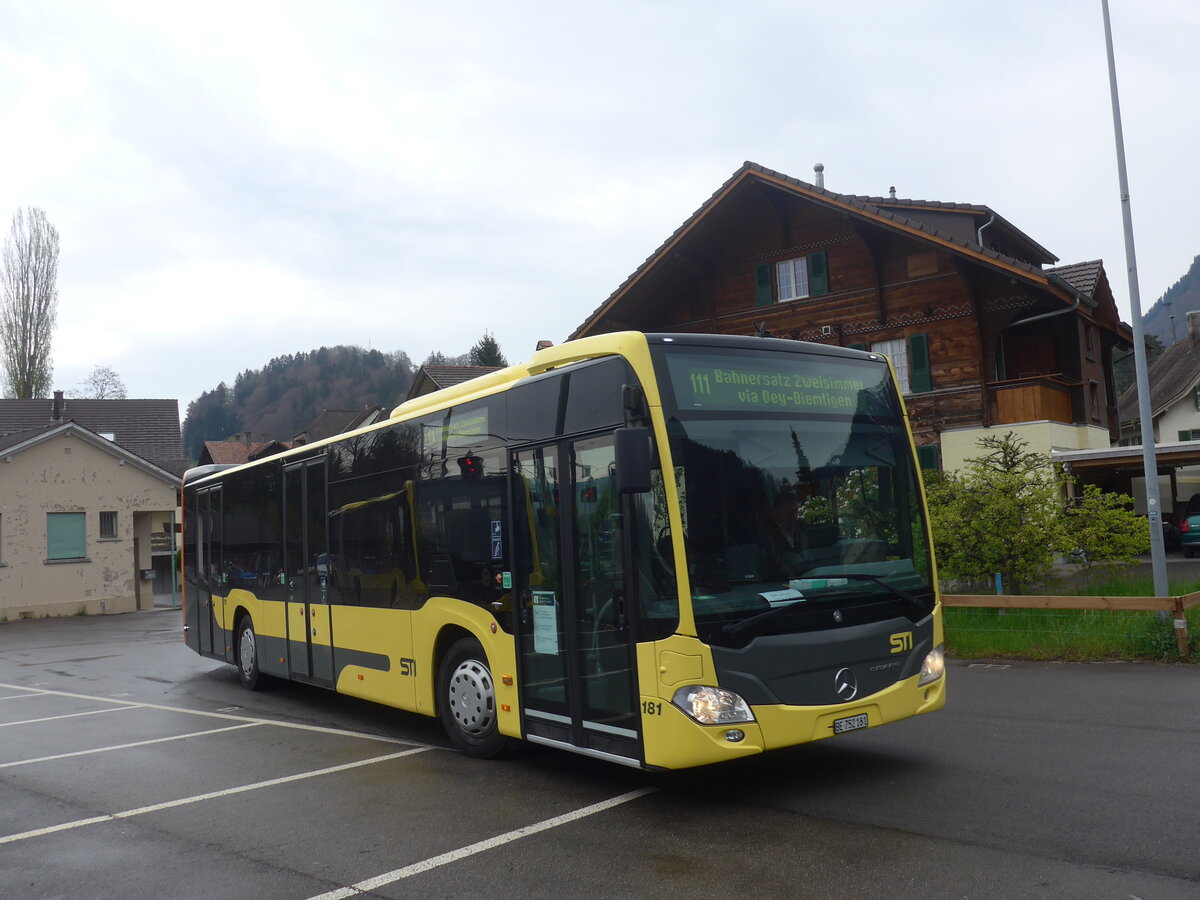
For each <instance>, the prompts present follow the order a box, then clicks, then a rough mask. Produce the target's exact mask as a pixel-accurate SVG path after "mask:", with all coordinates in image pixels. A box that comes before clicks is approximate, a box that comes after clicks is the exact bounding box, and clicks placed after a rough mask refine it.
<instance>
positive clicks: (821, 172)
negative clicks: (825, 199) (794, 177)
mask: <svg viewBox="0 0 1200 900" xmlns="http://www.w3.org/2000/svg"><path fill="white" fill-rule="evenodd" d="M813 171H814V172H816V173H817V187H819V188H824V187H825V164H824V163H817V164H816V165H815V166H813Z"/></svg>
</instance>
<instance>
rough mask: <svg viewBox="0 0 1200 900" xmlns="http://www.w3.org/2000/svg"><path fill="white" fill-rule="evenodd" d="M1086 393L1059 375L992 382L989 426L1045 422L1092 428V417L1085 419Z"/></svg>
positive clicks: (989, 394) (989, 400) (989, 389)
mask: <svg viewBox="0 0 1200 900" xmlns="http://www.w3.org/2000/svg"><path fill="white" fill-rule="evenodd" d="M1085 390H1086V386H1085V385H1084V384H1083V382H1081V381H1073V380H1070V379H1067V378H1064V377H1063V376H1062V375H1036V376H1033V377H1029V378H1012V379H1009V380H1007V381H996V382H993V383H992V384H990V385H988V404H989V406H990V407H991V408H990V412H991V420H992V424H993V425H1011V424H1015V423H1017V422H1041V421H1047V420H1048V421H1051V422H1063V423H1065V424H1067V425H1085V424H1091V421H1090V419H1091V417H1090V416H1087V417H1085V413H1086V410H1087V408H1088V406H1087V397H1086V396H1085V393H1084V392H1085ZM1096 424H1099V423H1096Z"/></svg>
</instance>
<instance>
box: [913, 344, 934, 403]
mask: <svg viewBox="0 0 1200 900" xmlns="http://www.w3.org/2000/svg"><path fill="white" fill-rule="evenodd" d="M908 382H909V387H910V388H911V389H912V392H913V393H914V394H924V393H926V392H928V391H931V390H933V373H932V372H931V371H930V369H929V336H928V335H924V334H913V335H910V336H909V338H908Z"/></svg>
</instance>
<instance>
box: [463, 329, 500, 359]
mask: <svg viewBox="0 0 1200 900" xmlns="http://www.w3.org/2000/svg"><path fill="white" fill-rule="evenodd" d="M468 355H469V357H470V363H469V365H472V366H507V365H508V360H507V359H505V358H504V354H503V353H501V352H500V345H499V344H498V343H496V339H495V338H494V337H493V336H492V333H491V332H490V331H485V332H484V333H483V337H481V338H480V339H479V340H478V341H477V342H476V343H475V346H474V347H472V348H471V350H470V353H469V354H468Z"/></svg>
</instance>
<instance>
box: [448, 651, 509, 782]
mask: <svg viewBox="0 0 1200 900" xmlns="http://www.w3.org/2000/svg"><path fill="white" fill-rule="evenodd" d="M438 715H439V717H440V718H441V720H442V727H443V728H444V729H446V734H447V735H448V736H449V737H450V741H451V743H453V744H454V746H455V747H457V748H458V749H459V750H461V751H462V752H463V753H466V754H467V755H468V756H474V757H478V758H481V759H489V758H491V757H494V756H499V755H500V754H501V753H503V752H504V750H505V747H506V746H507V744H508V740H507V738H505V737H504V735H502V734H501V733H500V726H499V722H498V720H497V718H496V685H495V682H494V681H493V680H492V672H491V669H489V668H488V662H487V654H485V653H484V652H483V648H482V647H481V646H479V642H478V641H477V640H475V639H474V638H469V637H468V638H462V639H461V640H458V641H455V643H454V644H453V645H452V646H451V647H450V649H449V650H448V651H447V652H446V655H445V656H443V657H442V664H441V666H440V667H439V668H438Z"/></svg>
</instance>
